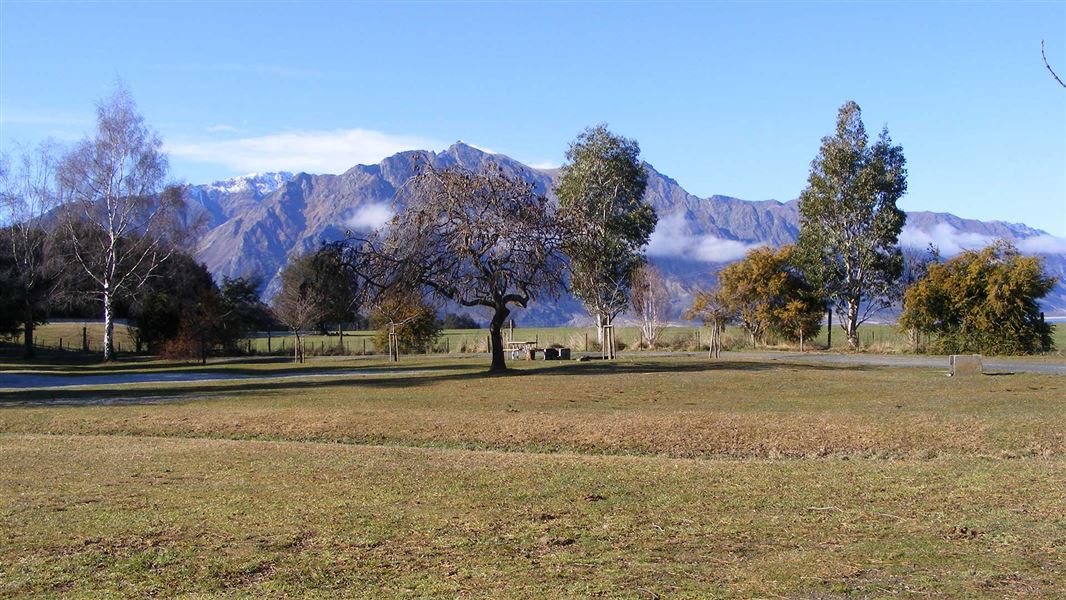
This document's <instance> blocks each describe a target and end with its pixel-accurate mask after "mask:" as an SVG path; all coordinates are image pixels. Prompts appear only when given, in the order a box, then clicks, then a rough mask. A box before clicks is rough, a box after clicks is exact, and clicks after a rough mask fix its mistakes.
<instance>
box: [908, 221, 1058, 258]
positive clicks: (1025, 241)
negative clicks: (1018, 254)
mask: <svg viewBox="0 0 1066 600" xmlns="http://www.w3.org/2000/svg"><path fill="white" fill-rule="evenodd" d="M996 239H997V238H996V237H995V236H991V235H984V234H981V233H974V232H968V231H959V230H958V229H956V228H955V227H953V226H952V225H949V224H948V223H937V224H936V225H934V226H933V228H932V229H929V230H925V229H918V228H917V227H912V226H910V225H907V226H905V227H904V228H903V231H902V232H900V235H899V243H900V245H903V246H908V247H911V248H925V247H928V246H929V244H932V245H934V246H936V247H937V248H939V249H940V253H941V254H942V255H944V256H955V255H956V254H959V253H961V252H963V251H964V250H979V249H981V248H984V247H985V246H988V245H989V244H991V243H993V242H995V241H996ZM1014 245H1015V246H1016V247H1017V248H1018V250H1020V251H1022V252H1024V253H1026V254H1066V239H1063V238H1060V237H1056V236H1053V235H1049V234H1043V235H1036V236H1032V237H1028V238H1021V239H1015V240H1014Z"/></svg>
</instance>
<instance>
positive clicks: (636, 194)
mask: <svg viewBox="0 0 1066 600" xmlns="http://www.w3.org/2000/svg"><path fill="white" fill-rule="evenodd" d="M566 158H567V164H565V165H564V166H563V170H562V175H561V176H560V177H559V183H558V185H557V186H556V188H555V194H556V196H558V198H559V213H560V218H561V221H562V223H563V226H564V227H565V229H566V240H565V244H564V251H565V252H566V255H567V257H568V259H569V266H570V289H571V290H572V291H573V293H574V295H575V296H576V297H577V298H578V299H579V300H581V302H582V303H583V304H584V305H585V308H586V309H587V310H588V311H589V313H590V314H592V315H593V316H594V317H595V318H596V320H597V323H598V324H601V325H606V324H609V323H610V322H611V320H612V319H613V318H614V317H615V316H617V315H618V314H619V313H621V312H622V311H623V310H625V308H626V306H627V305H628V304H629V297H630V292H631V288H632V276H633V273H634V272H635V271H636V269H638V268H639V267H640V265H641V264H643V262H644V253H643V248H644V246H645V245H647V243H648V239H649V238H650V237H651V233H652V231H653V230H654V229H655V224H656V222H657V220H658V217H657V216H656V214H655V209H654V208H653V207H652V206H651V204H649V203H648V202H646V201H645V200H644V192H645V189H646V188H647V185H648V174H647V172H646V170H645V168H644V165H643V163H642V162H641V161H640V146H639V145H637V142H636V141H634V140H631V139H627V138H624V137H621V136H618V135H615V134H613V133H611V132H610V131H608V130H607V127H606V126H605V125H597V126H596V127H593V128H590V129H586V130H585V131H584V132H582V133H581V134H580V135H579V136H578V137H577V139H576V140H574V142H573V143H571V144H570V148H569V150H567V153H566Z"/></svg>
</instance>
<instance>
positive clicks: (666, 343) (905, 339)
mask: <svg viewBox="0 0 1066 600" xmlns="http://www.w3.org/2000/svg"><path fill="white" fill-rule="evenodd" d="M83 326H84V327H87V329H88V336H89V344H90V350H92V351H99V349H100V346H101V343H102V339H103V326H102V325H101V324H100V323H95V322H86V323H48V324H45V325H42V326H40V327H39V328H38V330H37V332H36V339H37V343H38V345H40V346H42V347H46V348H58V347H59V346H60V344H62V345H63V347H65V348H71V347H72V346H71V345H72V344H73V347H74V348H75V349H80V348H81V339H82V337H81V336H82V327H83ZM1052 331H1053V339H1054V341H1055V347H1056V351H1055V352H1053V353H1052V354H1050V356H1054V357H1061V356H1064V355H1066V354H1064V352H1066V324H1063V323H1057V324H1055V325H1053V329H1052ZM506 335H508V333H507V332H505V336H506ZM615 335H616V338H617V339H618V341H620V342H622V343H623V344H625V347H626V348H627V349H629V350H632V349H636V348H637V345H638V344H639V342H640V333H639V330H638V329H637V328H636V327H618V328H617V330H616V332H615ZM697 336H698V340H699V342H700V345H701V347H702V348H704V349H705V348H706V344H707V342H708V340H709V337H710V330H709V329H707V328H703V327H667V328H665V329H664V330H663V333H662V335H661V340H660V346H661V349H664V350H671V349H673V350H689V351H691V350H696V349H697V347H696V342H697ZM268 337H269V341H268ZM487 338H488V330H486V329H447V330H444V332H443V335H442V336H441V338H440V339H439V340H437V342H436V343H435V344H434V346H433V348H432V352H433V353H435V354H441V353H450V354H463V353H474V352H487V351H488V350H487V348H488V339H487ZM828 338H829V335H828V331H827V328H826V327H822V329H821V331H820V332H819V334H818V336H817V337H816V338H815V339H814V340H812V341H811V342H810V344H808V348H809V349H825V348H826V345H827V343H828ZM303 339H304V340H305V344H306V347H307V348H308V350H309V353H311V354H323V353H329V354H333V353H339V354H346V355H352V356H355V355H362V354H378V353H379V351H378V349H377V348H376V347H375V345H374V332H373V331H348V332H345V335H344V345H343V350H342V351H341V350H339V349H340V348H341V345H340V338H339V337H338V336H337V335H328V336H322V335H307V336H303ZM514 339H515V340H522V341H536V342H537V343H538V344H539V346H540V347H547V346H551V345H553V344H557V345H560V346H563V347H567V348H571V349H573V350H575V351H579V352H580V351H585V348H586V343H587V344H588V347H589V348H590V349H594V348H595V340H596V330H595V328H593V327H519V328H516V329H515V330H514ZM115 340H116V344H117V346H118V348H119V350H120V351H131V350H132V349H133V347H134V346H133V340H132V338H131V337H130V334H129V330H128V328H127V327H126V326H125V325H122V324H116V325H115ZM859 340H860V342H861V343H862V346H863V348H864V349H865V350H866V351H871V352H889V353H898V352H910V351H911V341H910V337H909V335H908V334H906V333H905V332H901V331H900V330H899V327H897V326H896V325H890V324H879V323H867V324H863V325H862V326H860V327H859ZM8 341H11V342H15V343H17V342H18V341H19V340H14V339H9V340H8ZM832 341H833V345H832V350H834V351H843V350H847V348H848V343H847V338H846V337H845V336H844V332H843V331H842V330H841V329H840V327H839V326H837V325H834V326H833V335H832ZM766 342H767V345H765V346H760V349H767V348H769V349H776V350H795V349H798V345H797V344H795V343H782V342H780V341H778V340H775V339H768V340H766ZM293 343H294V339H293V337H292V336H291V335H290V334H289V333H288V332H283V331H277V332H271V333H270V334H269V336H268V334H266V333H265V332H263V333H260V334H257V335H256V336H255V337H253V338H251V339H248V340H245V341H244V342H242V344H241V347H242V348H245V349H250V351H251V352H253V353H256V354H266V353H268V352H269V353H272V354H283V353H286V352H289V351H291V349H292V347H293ZM749 344H750V342H749V340H748V336H747V334H746V332H744V330H743V329H741V328H740V327H737V326H731V327H728V328H727V329H726V333H725V335H724V343H723V345H724V346H725V348H726V349H732V350H739V351H745V350H749V349H750V345H749ZM380 353H381V354H383V353H384V351H381V352H380Z"/></svg>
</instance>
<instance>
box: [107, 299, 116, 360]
mask: <svg viewBox="0 0 1066 600" xmlns="http://www.w3.org/2000/svg"><path fill="white" fill-rule="evenodd" d="M113 302H114V298H112V296H111V292H110V291H107V290H104V362H107V361H111V360H115V310H114V306H113Z"/></svg>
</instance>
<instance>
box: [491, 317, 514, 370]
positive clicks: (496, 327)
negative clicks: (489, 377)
mask: <svg viewBox="0 0 1066 600" xmlns="http://www.w3.org/2000/svg"><path fill="white" fill-rule="evenodd" d="M510 314H511V309H509V308H507V305H506V304H504V305H502V306H501V305H497V306H496V312H495V314H493V315H492V321H491V322H490V323H489V339H490V340H491V342H492V366H490V367H489V372H490V373H503V372H506V371H507V361H506V359H505V358H504V353H503V324H504V322H505V321H507V316H508V315H510Z"/></svg>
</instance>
